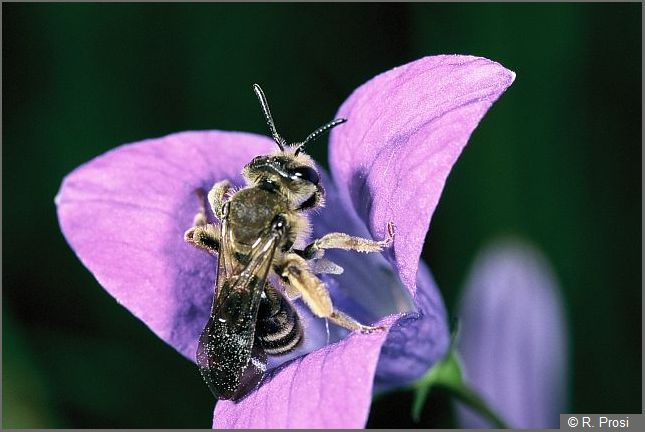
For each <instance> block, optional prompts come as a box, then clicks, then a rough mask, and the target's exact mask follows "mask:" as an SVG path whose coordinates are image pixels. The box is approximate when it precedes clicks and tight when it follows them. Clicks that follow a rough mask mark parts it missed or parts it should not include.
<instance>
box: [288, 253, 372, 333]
mask: <svg viewBox="0 0 645 432" xmlns="http://www.w3.org/2000/svg"><path fill="white" fill-rule="evenodd" d="M279 270H280V272H279V274H280V276H282V278H283V281H285V282H286V283H287V284H288V285H289V286H290V287H291V288H294V289H295V290H297V291H298V292H299V293H300V294H301V295H302V300H303V301H304V302H305V304H306V305H307V306H308V307H309V309H311V311H312V312H313V313H314V315H316V316H318V317H320V318H327V319H328V320H330V321H331V322H333V323H334V324H336V325H339V326H341V327H344V328H346V329H348V330H351V331H359V332H361V333H372V332H374V331H380V330H383V329H384V328H383V327H371V326H367V325H364V324H361V323H360V322H358V321H357V320H355V319H354V318H352V317H351V316H349V315H347V314H346V313H344V312H341V311H339V310H337V309H335V308H334V306H333V304H332V301H331V297H330V296H329V291H328V290H327V287H326V286H325V284H324V283H323V281H321V280H320V279H318V277H317V276H316V275H315V274H314V273H312V272H311V270H309V266H308V264H307V262H306V261H305V259H304V258H302V257H301V256H300V255H297V254H295V253H291V254H288V255H286V257H285V259H284V261H283V262H282V263H281V264H280V265H279Z"/></svg>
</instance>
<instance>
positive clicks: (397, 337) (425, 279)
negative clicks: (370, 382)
mask: <svg viewBox="0 0 645 432" xmlns="http://www.w3.org/2000/svg"><path fill="white" fill-rule="evenodd" d="M415 300H416V304H417V312H416V313H411V314H407V315H404V316H403V317H401V318H399V319H398V321H396V323H395V324H394V325H393V326H392V327H391V328H390V331H389V334H388V336H387V339H386V341H385V343H384V344H383V348H382V349H381V357H380V358H379V362H378V365H377V367H376V376H375V382H374V387H375V390H376V391H379V392H380V391H386V390H389V389H393V388H396V387H401V386H404V385H406V384H410V383H412V382H413V381H416V380H417V379H419V378H421V377H422V376H423V375H424V374H425V373H426V372H427V371H428V370H429V369H430V368H431V367H432V366H433V365H434V364H435V362H437V360H440V359H441V358H443V356H444V355H445V354H446V352H447V351H448V347H449V345H450V333H449V330H448V321H447V313H446V308H445V306H444V304H443V299H442V298H441V293H440V292H439V289H438V288H437V285H436V284H435V281H434V279H433V278H432V275H431V274H430V270H429V269H428V267H427V266H426V265H425V264H424V263H423V262H420V263H419V272H418V273H417V293H416V295H415Z"/></svg>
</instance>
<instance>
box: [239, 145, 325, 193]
mask: <svg viewBox="0 0 645 432" xmlns="http://www.w3.org/2000/svg"><path fill="white" fill-rule="evenodd" d="M297 150H298V148H297V147H294V146H287V147H286V148H285V149H284V150H280V151H277V152H275V153H272V154H269V155H262V156H257V157H255V158H253V160H252V161H251V162H249V163H248V164H247V165H246V166H245V167H244V170H243V171H242V173H243V175H244V177H245V178H246V179H247V180H248V181H249V182H250V183H252V184H254V185H256V186H259V187H261V188H263V189H268V190H272V191H274V192H280V193H283V194H284V195H286V196H287V197H288V198H289V200H290V201H296V202H302V201H303V200H305V199H307V198H308V197H309V196H311V195H312V194H313V193H315V192H316V191H318V190H321V189H322V185H320V184H319V183H320V175H319V174H318V171H317V170H316V167H315V164H314V161H313V160H312V159H311V157H309V156H308V155H307V154H305V153H302V152H298V153H296V151H297Z"/></svg>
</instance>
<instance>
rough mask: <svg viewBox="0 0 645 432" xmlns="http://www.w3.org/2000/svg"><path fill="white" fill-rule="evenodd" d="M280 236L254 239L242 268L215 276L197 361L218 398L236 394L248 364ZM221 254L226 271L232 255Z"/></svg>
mask: <svg viewBox="0 0 645 432" xmlns="http://www.w3.org/2000/svg"><path fill="white" fill-rule="evenodd" d="M223 231H225V230H223ZM281 237H282V234H281V233H280V232H279V231H277V230H271V231H269V232H268V234H265V235H264V236H263V237H261V238H260V239H259V240H258V241H257V242H256V244H255V246H254V247H253V249H252V250H251V254H250V257H249V263H248V264H247V265H246V266H245V267H244V268H243V269H242V270H241V271H239V272H234V273H233V274H230V273H225V275H226V278H220V277H219V276H218V284H219V285H221V286H220V287H219V289H218V294H217V298H216V300H215V304H214V305H213V310H212V313H211V316H210V319H209V320H208V323H207V324H206V327H205V328H204V331H203V332H202V334H201V336H200V338H199V345H198V348H197V364H198V365H199V368H200V371H201V373H202V376H203V378H204V380H205V381H206V383H207V384H208V386H209V387H210V389H211V391H212V392H213V394H214V395H215V396H216V397H218V398H220V399H231V398H233V397H235V396H236V393H237V390H238V388H239V387H240V381H241V380H242V375H243V374H244V372H245V370H246V369H247V367H249V362H250V360H251V351H252V349H253V342H254V339H255V327H256V320H257V313H258V308H259V304H260V300H261V296H262V292H263V290H264V284H265V283H266V278H267V275H268V273H269V270H270V268H271V262H272V261H273V255H274V253H275V250H276V247H277V245H278V244H279V243H280V239H281ZM222 238H224V237H222ZM221 255H222V256H221V258H220V263H221V260H222V258H223V259H225V261H224V263H221V264H218V267H220V268H223V269H224V271H226V272H228V265H229V263H231V261H230V258H231V255H228V256H225V255H226V252H224V251H222V253H221ZM231 268H232V266H231ZM253 366H255V365H253Z"/></svg>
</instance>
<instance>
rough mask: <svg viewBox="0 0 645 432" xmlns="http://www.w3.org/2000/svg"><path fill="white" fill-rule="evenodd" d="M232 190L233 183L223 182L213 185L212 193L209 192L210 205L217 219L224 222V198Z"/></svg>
mask: <svg viewBox="0 0 645 432" xmlns="http://www.w3.org/2000/svg"><path fill="white" fill-rule="evenodd" d="M230 188H231V182H230V181H228V180H222V181H219V182H217V183H215V184H214V185H213V187H212V188H211V190H210V192H208V203H209V204H210V206H211V210H213V214H214V215H215V216H217V219H219V220H222V217H223V215H222V205H223V204H224V197H225V196H226V192H228V190H229V189H230Z"/></svg>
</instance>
